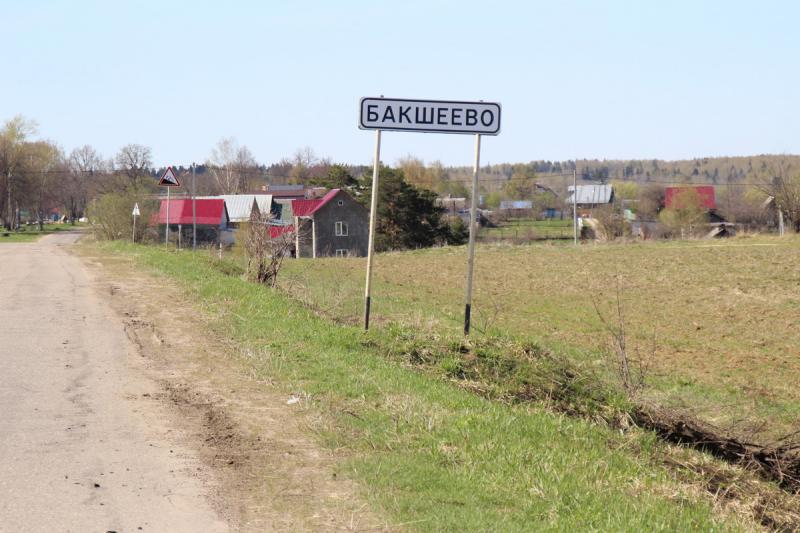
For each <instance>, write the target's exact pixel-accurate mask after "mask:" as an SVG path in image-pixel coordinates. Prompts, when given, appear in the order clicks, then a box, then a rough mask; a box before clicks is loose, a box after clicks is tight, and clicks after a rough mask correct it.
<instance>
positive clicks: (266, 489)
mask: <svg viewBox="0 0 800 533" xmlns="http://www.w3.org/2000/svg"><path fill="white" fill-rule="evenodd" d="M78 254H79V255H80V256H82V257H83V258H84V262H85V263H87V264H88V265H89V266H90V269H91V271H92V272H93V275H94V277H95V283H96V284H97V286H98V288H99V291H98V292H99V293H100V294H103V295H104V297H106V298H107V299H108V300H109V302H110V305H111V307H112V308H113V309H114V310H115V311H116V312H117V313H119V315H120V316H121V317H122V319H123V321H124V324H125V332H126V334H127V336H128V338H129V339H130V340H131V341H132V343H133V344H134V345H135V346H136V350H137V352H138V354H139V355H140V357H139V358H138V359H139V360H138V361H133V362H132V364H133V365H134V366H136V367H139V368H140V369H141V370H142V371H143V372H144V373H145V374H146V375H147V376H148V377H150V378H151V379H153V380H155V381H157V382H158V383H159V386H160V387H159V388H160V392H159V393H157V394H152V395H150V397H149V399H150V400H151V401H154V402H161V403H166V404H168V405H170V407H171V409H170V410H171V411H172V412H173V413H174V415H175V416H174V420H173V421H172V423H174V424H175V427H176V428H177V429H178V430H179V432H180V433H181V434H183V435H185V438H186V439H187V440H188V441H189V443H188V444H189V445H190V446H191V447H193V448H194V449H195V450H196V451H197V454H198V456H199V458H200V459H201V461H203V462H204V463H205V464H207V465H209V466H210V467H211V469H212V471H213V472H214V474H215V476H216V477H217V479H218V483H217V484H216V485H217V487H218V488H216V489H214V490H215V493H214V494H213V495H212V497H211V499H212V505H213V506H214V507H215V509H217V511H218V512H219V513H220V514H221V515H223V516H227V517H229V519H230V520H231V523H232V524H233V526H234V528H236V529H238V530H240V531H396V530H398V528H396V527H391V526H389V525H388V522H387V521H386V520H385V519H383V518H382V517H380V516H378V515H377V514H376V513H375V512H374V511H372V510H371V509H369V508H368V506H367V504H366V503H365V501H364V500H363V499H362V498H361V496H360V495H361V494H363V492H361V491H360V489H359V487H358V486H357V485H356V484H355V483H354V482H352V481H350V480H347V479H343V476H339V477H337V475H336V463H337V461H338V460H340V459H342V457H340V456H337V454H336V453H334V452H332V451H331V450H328V449H325V448H324V447H322V446H320V445H319V444H318V443H317V442H316V441H315V438H314V436H313V434H312V431H311V430H310V429H309V427H310V425H311V423H312V418H313V416H314V413H313V412H312V411H311V410H309V409H308V408H307V406H306V405H304V403H303V402H300V403H297V404H293V405H287V395H286V394H283V393H282V392H280V391H279V390H277V388H276V387H275V386H274V385H273V384H271V383H268V382H264V381H257V380H255V379H254V378H253V377H252V376H251V375H249V374H250V373H249V372H248V370H249V368H248V363H247V361H245V360H244V359H243V358H242V356H240V355H238V347H237V346H235V345H234V344H232V343H231V342H230V341H227V340H226V339H223V338H219V337H217V336H215V335H214V334H213V333H212V332H211V328H209V326H208V322H207V319H206V318H205V317H203V314H202V312H201V311H200V310H199V309H198V308H197V306H196V305H195V304H192V303H191V302H190V301H189V300H188V299H187V298H186V297H185V296H184V295H183V294H182V292H181V290H180V289H178V288H177V287H175V286H172V285H170V284H169V283H165V282H164V280H162V279H155V278H154V277H152V276H149V275H147V274H144V273H142V272H141V271H139V270H137V269H136V268H135V267H134V266H133V264H132V263H131V261H130V260H129V259H126V258H120V257H110V256H104V255H99V254H97V253H96V250H95V249H93V248H91V247H90V246H81V247H79V248H78ZM176 313H177V314H176ZM178 315H179V316H178Z"/></svg>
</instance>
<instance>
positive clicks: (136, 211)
mask: <svg viewBox="0 0 800 533" xmlns="http://www.w3.org/2000/svg"><path fill="white" fill-rule="evenodd" d="M132 214H133V216H135V217H138V216H140V215H141V214H142V213H141V212H140V211H139V204H138V203H135V204H133V213H132Z"/></svg>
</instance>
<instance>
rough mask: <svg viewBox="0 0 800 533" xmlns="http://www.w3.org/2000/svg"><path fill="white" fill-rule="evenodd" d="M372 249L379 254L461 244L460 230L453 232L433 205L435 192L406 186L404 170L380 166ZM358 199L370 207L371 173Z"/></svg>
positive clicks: (362, 185)
mask: <svg viewBox="0 0 800 533" xmlns="http://www.w3.org/2000/svg"><path fill="white" fill-rule="evenodd" d="M379 177H380V183H379V193H378V221H377V227H376V235H375V249H376V250H378V251H385V250H401V249H407V248H425V247H429V246H435V245H438V244H463V242H464V234H463V231H458V232H452V231H451V230H450V226H449V225H448V224H447V222H446V221H445V220H444V218H443V214H444V212H445V209H444V208H442V207H440V206H437V205H436V202H435V200H436V193H434V192H432V191H429V190H425V189H418V188H416V187H414V186H413V185H411V184H409V183H407V182H406V181H405V179H404V176H403V171H402V170H400V169H393V168H390V167H381V169H380V176H379ZM361 190H362V194H361V195H360V196H359V200H360V201H361V202H362V203H363V204H364V205H365V206H366V207H367V208H369V203H370V198H371V196H372V174H371V173H366V174H364V176H362V178H361Z"/></svg>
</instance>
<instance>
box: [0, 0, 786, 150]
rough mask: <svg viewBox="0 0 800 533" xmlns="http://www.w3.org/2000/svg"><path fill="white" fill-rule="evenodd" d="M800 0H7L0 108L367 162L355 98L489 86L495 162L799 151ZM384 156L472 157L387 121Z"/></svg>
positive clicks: (67, 137) (144, 133) (156, 135)
mask: <svg viewBox="0 0 800 533" xmlns="http://www.w3.org/2000/svg"><path fill="white" fill-rule="evenodd" d="M798 20H800V4H798V3H796V2H789V1H785V2H775V1H773V2H770V1H762V2H741V1H730V0H727V1H707V2H701V1H699V0H698V1H673V2H659V1H656V0H651V1H645V0H639V1H605V2H604V1H593V2H590V1H583V2H581V1H559V2H553V1H547V2H544V1H538V2H534V1H531V2H523V1H520V2H505V1H494V2H473V1H452V2H436V1H433V0H427V1H402V2H401V1H394V2H380V1H376V0H370V1H345V0H341V1H335V2H334V1H331V2H321V1H319V2H303V1H292V2H289V1H285V2H284V1H270V2H246V1H241V2H219V1H216V2H204V1H193V2H167V1H140V2H105V1H95V2H89V1H53V2H43V1H36V0H29V1H26V2H21V1H12V0H0V21H2V56H3V61H2V64H3V67H2V75H0V119H2V120H5V119H7V118H10V117H12V116H14V115H16V114H23V115H25V116H26V117H28V118H32V119H35V120H36V121H37V122H39V125H40V134H41V136H42V137H45V138H49V139H52V140H54V141H56V142H58V143H59V144H60V145H61V146H63V147H64V149H65V150H67V151H69V150H71V149H72V148H74V147H76V146H80V145H83V144H91V145H93V146H95V147H96V148H97V149H98V150H99V151H100V152H101V153H102V154H103V155H104V156H106V157H108V156H111V155H113V153H114V152H116V150H117V149H118V148H119V147H120V146H122V145H124V144H126V143H131V142H135V143H141V144H146V145H148V146H150V147H151V148H152V149H153V156H154V160H155V162H156V164H167V163H175V164H187V163H190V162H192V161H197V162H201V161H203V160H205V159H206V158H207V157H208V154H209V152H210V150H211V148H212V147H213V146H214V144H215V143H216V142H217V141H218V140H219V139H220V138H221V137H223V136H234V137H236V139H237V140H238V141H239V142H240V143H242V144H246V145H247V146H248V147H250V149H251V150H252V151H253V153H254V154H255V156H256V158H257V159H258V161H259V162H261V163H270V162H274V161H277V160H278V159H280V158H281V157H284V156H291V155H292V153H293V152H294V151H295V150H296V149H297V148H300V147H302V146H310V147H312V148H313V149H314V150H315V151H316V153H317V154H318V155H320V156H329V157H331V158H332V159H334V160H335V161H342V162H349V163H365V164H366V163H369V162H370V160H371V157H372V149H373V147H372V144H373V133H372V132H367V131H361V130H359V129H357V114H358V100H359V98H360V97H361V96H377V95H380V94H384V95H386V96H387V97H412V98H413V97H418V98H440V99H462V100H479V99H483V100H489V101H497V102H500V103H501V104H502V105H503V130H502V132H501V133H500V135H499V136H498V137H494V138H486V139H485V141H484V143H483V161H484V162H490V163H499V162H513V161H528V160H532V159H558V160H562V159H572V158H609V159H611V158H661V159H674V158H690V157H699V156H714V155H750V154H758V153H800V135H798V133H800V132H798V129H800V111H799V109H800V108H799V107H798V105H797V100H798V93H800V90H798V87H800V83H798V82H800V80H799V79H798V78H799V77H800V69H798V68H797V65H798V58H800V32H798V29H797V23H798ZM383 148H384V149H383V156H382V159H383V160H384V161H385V162H388V163H392V162H394V161H396V159H397V158H398V157H401V156H403V155H405V154H413V155H415V156H418V157H421V158H423V159H424V160H425V161H426V162H430V161H432V160H435V159H439V160H441V161H443V162H444V163H445V164H453V165H468V164H470V162H471V158H472V140H471V139H470V138H469V137H467V136H460V135H454V136H450V135H430V134H411V133H387V134H386V135H385V136H384V145H383Z"/></svg>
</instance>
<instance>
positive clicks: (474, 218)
mask: <svg viewBox="0 0 800 533" xmlns="http://www.w3.org/2000/svg"><path fill="white" fill-rule="evenodd" d="M480 168H481V135H480V134H477V135H475V166H473V167H472V198H471V205H470V208H469V245H468V246H467V291H466V293H465V295H464V335H469V327H470V320H471V315H472V276H473V271H474V267H475V234H476V233H478V174H479V173H480Z"/></svg>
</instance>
